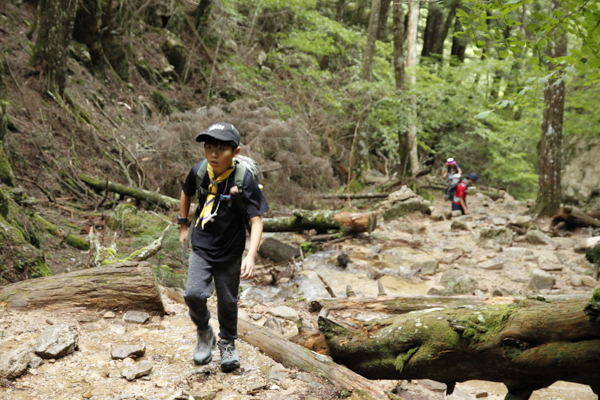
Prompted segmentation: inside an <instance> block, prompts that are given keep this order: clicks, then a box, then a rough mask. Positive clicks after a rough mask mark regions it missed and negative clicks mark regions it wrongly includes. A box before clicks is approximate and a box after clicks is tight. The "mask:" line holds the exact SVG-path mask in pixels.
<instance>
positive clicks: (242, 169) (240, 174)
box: [233, 160, 250, 233]
mask: <svg viewBox="0 0 600 400" xmlns="http://www.w3.org/2000/svg"><path fill="white" fill-rule="evenodd" d="M247 173H248V168H246V166H245V165H243V164H242V163H240V162H239V161H237V160H236V162H235V175H234V184H235V186H236V187H237V188H238V190H239V192H238V194H237V195H235V196H233V198H234V200H235V205H236V206H237V208H238V209H239V210H240V211H241V213H242V218H244V224H245V225H246V230H247V231H248V233H250V219H249V218H248V211H247V210H246V202H245V201H244V179H245V178H246V174H247Z"/></svg>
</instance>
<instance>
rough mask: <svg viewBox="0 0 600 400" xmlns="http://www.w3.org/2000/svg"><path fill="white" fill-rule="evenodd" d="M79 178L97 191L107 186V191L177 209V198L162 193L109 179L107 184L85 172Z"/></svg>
mask: <svg viewBox="0 0 600 400" xmlns="http://www.w3.org/2000/svg"><path fill="white" fill-rule="evenodd" d="M79 179H81V180H82V181H83V182H85V183H86V184H88V185H90V186H91V187H93V188H94V189H96V190H98V191H104V190H106V187H107V186H108V190H109V191H111V192H114V193H119V194H120V195H122V196H129V197H133V198H134V199H136V200H142V201H145V202H147V203H150V204H156V205H157V206H160V207H163V208H166V209H172V210H177V209H179V200H178V199H174V198H172V197H169V196H164V195H162V194H158V193H155V192H150V191H148V190H144V189H137V188H134V187H131V186H126V185H121V184H118V183H114V182H110V181H109V182H108V185H107V183H106V180H100V179H96V178H93V177H91V176H89V175H85V174H81V175H79Z"/></svg>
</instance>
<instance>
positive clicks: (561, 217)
mask: <svg viewBox="0 0 600 400" xmlns="http://www.w3.org/2000/svg"><path fill="white" fill-rule="evenodd" d="M559 222H565V223H566V224H567V225H568V226H569V227H570V228H576V227H580V226H582V227H588V226H593V227H596V228H600V220H599V219H596V218H594V217H592V216H590V215H588V214H586V213H584V212H583V211H581V210H580V209H578V208H576V207H573V206H564V207H560V208H559V209H558V210H557V211H556V213H555V214H554V216H553V218H552V223H551V224H550V229H553V228H554V227H555V226H556V224H558V223H559Z"/></svg>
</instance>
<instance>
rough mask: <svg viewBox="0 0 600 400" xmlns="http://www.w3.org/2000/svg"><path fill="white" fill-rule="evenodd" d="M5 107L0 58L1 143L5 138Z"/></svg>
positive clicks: (3, 80) (1, 61)
mask: <svg viewBox="0 0 600 400" xmlns="http://www.w3.org/2000/svg"><path fill="white" fill-rule="evenodd" d="M7 106H8V99H7V90H6V79H5V78H4V60H3V59H2V58H1V57H0V141H3V140H4V137H5V136H6V126H7V125H8V124H7V115H6V109H7V108H8V107H7Z"/></svg>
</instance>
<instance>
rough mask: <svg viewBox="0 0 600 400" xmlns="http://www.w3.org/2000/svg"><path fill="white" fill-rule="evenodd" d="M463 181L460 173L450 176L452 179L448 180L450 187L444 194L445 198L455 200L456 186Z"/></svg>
mask: <svg viewBox="0 0 600 400" xmlns="http://www.w3.org/2000/svg"><path fill="white" fill-rule="evenodd" d="M461 181H462V179H461V176H460V174H454V175H452V176H451V177H450V180H449V182H448V188H447V189H446V194H445V195H444V198H445V199H446V200H449V201H452V200H454V193H456V188H457V187H458V185H459V184H460V182H461Z"/></svg>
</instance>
